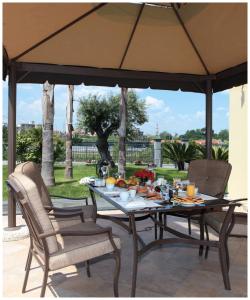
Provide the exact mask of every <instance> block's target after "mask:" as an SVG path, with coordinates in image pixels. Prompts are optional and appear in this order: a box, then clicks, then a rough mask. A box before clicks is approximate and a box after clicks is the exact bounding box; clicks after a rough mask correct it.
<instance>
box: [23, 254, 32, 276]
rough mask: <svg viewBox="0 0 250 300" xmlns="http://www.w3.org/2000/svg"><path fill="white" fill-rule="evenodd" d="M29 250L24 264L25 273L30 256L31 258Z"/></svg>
mask: <svg viewBox="0 0 250 300" xmlns="http://www.w3.org/2000/svg"><path fill="white" fill-rule="evenodd" d="M31 255H32V254H31V250H30V249H29V252H28V256H27V260H26V264H25V269H24V270H25V271H26V270H27V266H28V262H29V259H30V256H31Z"/></svg>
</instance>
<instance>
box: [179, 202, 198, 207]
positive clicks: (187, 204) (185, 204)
mask: <svg viewBox="0 0 250 300" xmlns="http://www.w3.org/2000/svg"><path fill="white" fill-rule="evenodd" d="M179 204H180V205H182V206H187V207H189V206H195V205H198V204H197V203H184V202H179Z"/></svg>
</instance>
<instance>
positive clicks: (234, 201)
mask: <svg viewBox="0 0 250 300" xmlns="http://www.w3.org/2000/svg"><path fill="white" fill-rule="evenodd" d="M241 201H247V198H241V199H235V200H230V202H231V203H237V202H241Z"/></svg>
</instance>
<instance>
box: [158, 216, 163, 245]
mask: <svg viewBox="0 0 250 300" xmlns="http://www.w3.org/2000/svg"><path fill="white" fill-rule="evenodd" d="M162 220H163V219H162V213H159V222H160V223H161V224H163V223H162ZM159 239H160V240H162V239H163V228H162V227H160V236H159Z"/></svg>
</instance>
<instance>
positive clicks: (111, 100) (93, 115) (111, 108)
mask: <svg viewBox="0 0 250 300" xmlns="http://www.w3.org/2000/svg"><path fill="white" fill-rule="evenodd" d="M119 102H120V95H109V96H108V97H100V96H98V95H89V96H88V97H83V98H81V99H80V104H79V108H78V112H77V116H78V126H79V127H80V128H83V129H84V130H85V131H86V132H90V133H91V134H94V133H95V134H96V135H97V141H96V146H97V149H98V151H99V154H100V156H101V159H102V160H107V161H109V162H110V164H111V166H112V167H114V166H115V164H114V162H113V159H112V157H111V155H110V152H109V145H108V138H109V136H110V135H112V134H116V133H117V129H118V128H119V125H120V120H119ZM127 111H128V117H127V128H126V132H127V138H132V137H133V136H134V134H135V133H137V132H138V129H137V128H136V125H142V124H144V123H145V122H146V121H147V116H146V106H145V101H143V100H139V98H138V96H137V94H136V93H135V92H134V91H129V92H128V103H127Z"/></svg>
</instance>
